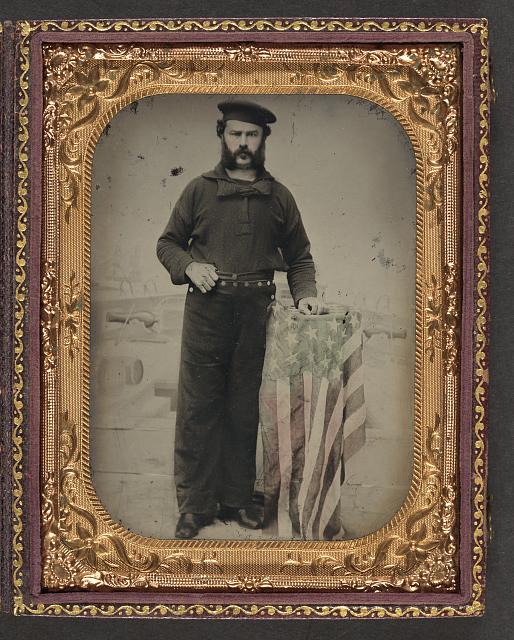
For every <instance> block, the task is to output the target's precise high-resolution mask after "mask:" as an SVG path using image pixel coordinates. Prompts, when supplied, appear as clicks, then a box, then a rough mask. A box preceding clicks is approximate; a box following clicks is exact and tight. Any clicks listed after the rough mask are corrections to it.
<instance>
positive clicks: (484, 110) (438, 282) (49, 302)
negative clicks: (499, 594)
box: [13, 19, 489, 617]
mask: <svg viewBox="0 0 514 640" xmlns="http://www.w3.org/2000/svg"><path fill="white" fill-rule="evenodd" d="M19 26H20V29H21V31H22V36H23V37H22V40H21V43H20V54H21V74H20V93H19V137H18V139H19V147H18V161H19V173H18V176H19V182H18V213H19V218H18V253H17V258H16V264H17V274H16V275H17V292H16V303H17V309H16V327H15V339H16V342H17V347H16V352H15V354H16V355H15V376H16V381H15V428H14V431H13V449H14V465H13V483H14V492H13V495H14V500H13V514H14V528H13V531H14V539H13V558H14V562H13V583H14V587H15V591H16V596H15V612H16V613H44V614H47V613H67V614H71V615H88V614H93V615H95V614H98V615H136V616H139V615H170V616H177V615H179V616H180V615H208V616H211V615H216V616H225V615H245V616H247V615H252V616H257V615H275V614H276V615H280V616H297V615H313V616H341V617H411V616H423V617H426V616H429V617H434V616H445V615H449V616H451V615H474V614H479V613H481V611H482V609H483V603H482V590H483V554H484V542H485V541H484V485H485V443H484V437H483V431H484V428H485V425H484V417H485V391H486V384H487V369H486V366H485V365H486V360H485V346H486V340H487V338H486V331H487V326H486V323H487V299H486V287H487V279H486V278H487V265H488V252H487V244H486V235H487V225H488V193H487V180H488V160H487V145H488V98H489V83H488V64H487V25H486V23H485V22H478V23H473V24H470V23H463V24H462V25H460V24H459V23H458V22H455V23H452V24H447V23H444V22H433V23H431V22H429V21H427V22H414V21H413V22H395V21H383V22H381V23H380V22H376V21H341V20H328V19H327V20H319V21H302V20H291V21H287V20H283V21H281V20H277V21H266V20H248V21H245V20H220V21H204V22H202V23H200V22H198V21H167V22H164V21H163V22H161V21H148V22H141V21H118V22H112V23H107V22H97V23H88V22H78V23H67V22H62V23H57V22H42V23H20V25H19ZM46 30H55V31H63V32H65V31H73V30H79V31H99V32H101V31H106V30H113V31H118V32H121V31H124V30H135V31H137V30H144V31H146V30H150V31H159V30H164V31H173V30H176V31H186V32H187V31H190V30H191V31H195V30H198V31H202V30H204V31H219V30H221V31H241V32H244V31H249V30H250V31H253V30H256V31H278V32H281V31H288V30H294V31H302V30H303V31H305V30H306V31H309V30H312V31H317V32H319V31H325V30H328V31H339V30H340V31H361V30H362V31H373V30H377V31H395V30H401V31H418V32H423V31H430V30H437V31H440V32H459V31H461V30H462V31H467V30H470V31H472V32H475V33H478V34H479V36H480V42H481V46H482V48H483V49H482V51H481V66H480V74H481V87H480V89H481V104H480V118H481V121H480V130H481V139H480V152H481V154H482V155H481V158H480V176H479V182H480V188H479V199H480V202H479V206H480V209H479V212H478V217H479V226H478V229H479V234H480V237H479V238H478V239H477V246H478V252H477V261H478V265H477V272H478V284H477V288H476V291H475V295H476V299H477V302H476V304H477V308H476V310H475V313H476V316H475V335H476V337H475V340H476V343H475V363H476V375H477V379H476V385H475V389H474V393H475V416H474V446H475V456H474V470H475V478H474V482H475V494H474V496H473V500H474V531H473V536H474V541H475V545H474V546H475V553H474V556H473V598H472V600H471V602H470V603H468V604H467V605H466V606H424V607H423V606H420V607H417V606H399V607H394V606H393V607H391V606H389V607H388V606H380V605H377V606H367V607H365V606H345V605H331V606H317V607H316V606H310V605H298V606H290V605H289V606H280V605H259V606H258V605H252V606H249V607H246V606H245V605H240V604H228V605H225V606H222V605H218V606H208V605H205V604H198V605H178V606H174V605H155V606H153V605H152V606H148V605H121V606H119V607H117V606H116V605H95V604H87V605H78V604H73V605H71V604H70V605H66V604H45V603H39V604H30V603H27V601H26V600H25V597H24V596H23V594H22V586H23V578H22V567H23V557H22V553H21V550H22V529H23V524H22V513H23V509H22V499H23V485H22V482H21V473H22V468H23V453H22V444H23V422H24V417H23V416H24V414H23V409H24V405H23V384H24V380H23V378H24V369H23V361H24V355H23V335H24V316H25V306H26V300H27V289H26V270H25V258H26V249H27V236H26V231H27V212H28V202H27V178H28V177H29V176H28V163H27V161H28V157H27V148H28V126H27V125H28V104H29V95H28V88H29V87H28V82H27V80H28V71H29V65H30V63H29V41H30V37H31V34H32V33H34V32H37V31H46ZM233 50H234V51H235V52H236V53H235V54H234V53H233V54H227V55H236V56H237V55H239V56H241V55H242V56H248V55H250V56H253V55H254V54H255V52H254V51H252V50H251V47H247V46H244V47H240V48H239V49H238V48H237V47H235V48H233ZM418 95H419V92H418ZM429 95H430V94H428V96H429ZM134 97H135V96H132V98H131V99H134ZM362 97H366V96H362ZM425 97H427V96H425ZM129 101H130V100H129ZM418 106H419V105H418ZM419 115H420V114H419V113H418V116H419ZM429 120H430V119H429V118H428V120H427V121H426V122H428V124H430V122H429ZM76 124H77V123H76V122H75V126H76ZM432 124H433V123H432ZM456 125H457V123H456V121H455V119H454V118H453V115H452V117H451V118H449V119H448V120H447V127H448V128H449V129H451V128H452V127H454V126H456ZM72 126H73V125H72ZM455 131H456V130H454V133H455ZM452 144H453V143H452ZM455 144H456V145H457V144H458V143H457V141H455ZM451 152H452V153H454V152H455V148H453V149H452V151H451ZM446 204H447V203H446ZM440 206H441V209H440V212H444V211H446V212H447V213H448V211H449V209H448V207H447V206H443V203H442V202H441V205H440ZM445 215H446V214H445ZM449 215H450V218H451V217H452V216H453V218H454V217H455V210H453V212H452V211H451V207H450V212H449ZM54 224H55V221H53V223H51V224H50V226H48V227H47V229H48V236H47V238H46V242H45V245H44V246H45V248H46V250H48V247H52V242H55V238H56V235H55V226H53V225H54ZM453 224H455V220H454V223H453ZM45 230H46V229H45ZM449 237H450V239H451V241H450V242H447V243H446V250H447V253H446V255H445V256H444V258H445V260H444V264H445V265H446V266H445V267H444V269H445V270H444V272H443V271H442V270H439V271H438V272H437V271H436V270H435V269H434V271H436V273H437V275H435V276H434V279H431V281H430V282H429V283H425V284H426V285H427V286H426V287H425V288H424V290H425V296H424V300H423V303H422V305H421V306H422V307H423V310H424V315H425V320H426V322H425V326H424V329H423V331H424V335H425V346H426V345H427V344H430V340H429V338H430V336H432V338H433V341H434V340H435V341H437V340H438V341H439V344H437V345H436V350H435V351H434V356H433V357H437V355H436V353H437V352H441V353H444V354H445V359H444V363H443V362H442V361H441V367H442V365H443V364H444V365H445V366H446V374H447V381H450V380H451V375H452V373H453V374H454V373H455V369H453V367H454V365H456V362H457V353H458V349H457V347H458V342H457V334H456V332H455V331H454V330H455V329H456V328H457V326H456V319H458V304H459V300H458V296H457V290H458V268H457V266H458V247H457V246H454V244H453V239H454V238H455V237H456V235H455V231H453V232H451V233H450V236H449ZM55 248H56V247H54V250H55ZM72 273H73V271H72V272H71V273H68V275H69V279H68V282H67V284H66V285H65V288H64V290H63V291H64V293H65V295H66V296H67V297H68V300H64V301H63V300H58V299H57V297H56V291H55V282H56V278H58V277H59V275H58V271H56V265H55V263H54V262H53V261H52V260H51V259H50V260H47V261H46V272H45V276H44V279H43V283H42V284H43V309H42V325H43V326H42V332H43V340H42V344H43V351H44V354H45V355H44V357H45V361H46V365H49V364H50V368H52V366H53V365H52V364H51V363H52V358H53V357H54V355H55V353H54V352H53V348H52V335H54V334H55V333H56V331H57V327H58V325H59V323H62V322H63V321H64V323H65V324H66V326H67V330H68V333H69V335H68V337H69V340H67V343H66V348H71V349H73V344H74V340H75V336H76V334H77V332H76V331H75V332H74V329H73V327H74V326H75V328H76V326H77V325H76V318H77V315H76V313H77V312H78V308H77V300H78V298H77V296H76V283H75V282H74V276H73V277H72ZM59 293H60V294H61V295H62V293H61V291H59ZM63 302H64V303H65V304H62V303H63ZM442 307H444V312H445V313H444V314H441V308H442ZM418 308H419V305H418ZM63 309H65V313H64V314H63V313H62V311H63ZM430 319H432V320H431V321H430ZM417 325H418V323H417ZM45 331H46V332H47V333H46V335H47V338H45ZM427 340H428V342H427ZM441 340H442V341H443V342H441ZM452 354H453V355H452ZM452 363H453V364H452ZM47 382H48V381H47ZM453 397H456V395H454V396H453ZM450 413H451V411H450ZM54 417H55V416H54ZM60 424H61V425H62V424H64V427H65V428H64V432H66V431H67V429H68V427H69V424H70V421H69V419H65V420H62V416H61V421H60ZM439 424H440V421H439V419H438V418H437V417H436V416H435V415H434V424H433V425H432V429H431V430H427V431H426V433H425V435H430V438H429V445H428V447H427V449H426V451H428V453H429V454H431V455H438V451H440V447H439V445H436V444H435V442H436V441H437V438H439V437H440V433H437V429H438V428H439ZM66 425H68V427H67V426H66ZM68 431H69V429H68ZM72 439H73V438H72ZM430 442H431V443H432V444H430ZM61 444H62V443H61ZM63 446H64V448H65V449H66V446H68V454H70V440H68V442H67V444H66V442H65V443H64V445H63ZM71 449H72V447H71ZM453 450H455V449H453ZM62 455H64V456H66V452H64V453H62V452H61V456H62ZM433 462H435V460H433ZM454 464H455V461H454V460H453V462H451V463H450V465H448V464H447V465H445V468H446V480H447V481H448V482H447V483H446V484H444V485H441V495H442V496H443V501H442V502H441V511H440V517H441V521H444V522H445V523H446V524H445V525H444V527H446V528H445V529H443V531H446V532H447V538H448V537H449V538H452V539H451V540H450V539H447V542H448V541H449V542H450V543H451V544H454V539H453V531H454V529H453V520H454V517H455V513H454V509H453V506H452V504H453V501H454V497H455V496H454V494H453V492H454V490H455V487H454V485H453V484H452V482H451V480H452V475H453V474H454V472H455V467H454ZM452 465H453V466H452ZM436 466H437V465H436ZM47 480H49V483H48V484H47V489H48V492H50V493H48V492H47V495H45V496H44V506H45V507H46V513H47V514H48V513H49V511H51V510H52V508H55V504H56V503H55V502H52V496H51V491H52V486H53V484H52V483H54V484H55V479H52V477H51V476H47ZM47 498H48V499H47ZM445 505H446V506H445ZM445 509H446V511H445ZM44 513H45V511H44ZM445 518H446V520H445ZM418 521H419V519H418V520H416V519H414V521H413V522H412V523H411V525H410V526H411V531H410V533H411V534H413V535H412V536H411V540H408V539H406V540H405V544H407V547H406V548H405V550H404V551H405V552H404V554H403V555H404V556H405V557H406V556H407V553H408V552H414V554H416V551H415V549H413V547H414V548H415V547H416V543H419V545H421V544H422V543H423V536H421V537H420V536H419V534H417V533H416V531H417V530H416V523H417V522H418ZM46 533H49V534H50V537H52V535H53V533H54V531H52V530H51V527H50V528H48V527H47V529H46ZM414 534H415V535H414ZM416 535H417V536H418V538H416ZM78 537H79V538H80V535H79V536H78ZM407 538H408V537H407ZM413 543H414V545H413ZM243 544H245V543H243ZM303 544H311V545H313V546H315V545H316V544H318V543H303ZM419 545H418V548H419V549H421V547H420V546H419ZM88 548H89V549H90V548H91V544H89V547H88ZM426 550H427V551H430V549H426ZM386 551H387V550H384V553H386ZM377 555H378V554H377ZM400 555H402V554H400ZM420 555H421V553H420ZM318 558H323V556H319V555H318ZM211 559H212V558H204V560H207V561H208V560H211ZM214 560H216V559H215V558H214ZM288 560H291V562H290V564H289V566H295V567H297V566H301V565H303V564H306V563H305V562H304V561H303V560H302V558H301V557H300V554H299V555H298V558H288ZM314 560H315V558H314ZM194 561H195V560H193V562H194ZM180 562H182V560H181V559H179V563H180ZM196 562H198V559H197V560H196ZM213 564H214V565H215V564H216V563H215V562H214V563H213ZM311 564H312V561H311V563H310V564H309V566H311ZM315 565H316V562H314V565H312V566H315ZM317 566H318V568H320V567H322V568H323V569H327V567H328V570H330V567H331V566H332V568H333V564H331V560H328V562H327V560H326V559H323V560H321V561H319V562H317ZM88 579H90V580H93V579H94V576H92V577H91V576H90V575H89V576H88ZM103 584H104V585H105V584H106V582H105V580H104V581H103ZM68 586H69V585H68ZM89 586H95V585H94V583H93V582H92V581H91V582H90V583H89ZM112 586H113V587H117V588H120V587H123V586H129V585H126V584H125V585H124V584H118V585H112ZM132 586H133V585H132ZM228 586H230V587H232V588H234V589H235V590H236V591H239V592H245V591H246V592H248V591H250V592H254V591H256V590H263V589H264V590H265V589H267V588H268V587H269V586H270V585H269V584H267V583H266V580H265V579H264V581H263V579H261V578H259V577H258V576H243V577H240V578H239V579H237V578H236V579H235V581H233V584H231V585H228ZM271 586H273V585H271ZM348 586H349V587H350V588H351V587H352V585H348ZM393 586H396V587H398V585H388V586H387V588H391V587H393ZM411 586H414V589H413V590H416V589H417V588H419V585H418V587H416V585H415V584H414V585H411ZM432 586H434V585H432ZM359 587H360V588H361V589H363V590H369V591H375V590H380V589H381V585H379V584H377V585H375V584H374V583H373V582H371V583H369V584H367V585H362V584H355V585H353V588H356V589H357V590H359ZM55 595H56V598H57V599H58V594H55ZM127 595H128V594H127ZM306 595H307V594H306ZM214 597H215V595H214V594H213V596H212V599H214ZM234 598H237V596H234ZM331 599H333V598H331Z"/></svg>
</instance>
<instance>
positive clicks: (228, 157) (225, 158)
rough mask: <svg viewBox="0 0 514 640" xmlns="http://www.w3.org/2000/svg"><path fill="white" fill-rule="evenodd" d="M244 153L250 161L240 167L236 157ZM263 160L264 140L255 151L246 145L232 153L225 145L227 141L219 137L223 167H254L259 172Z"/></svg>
mask: <svg viewBox="0 0 514 640" xmlns="http://www.w3.org/2000/svg"><path fill="white" fill-rule="evenodd" d="M242 154H245V155H246V156H248V158H249V159H250V163H249V164H247V165H246V166H245V167H241V166H239V165H238V164H237V157H238V156H240V155H242ZM264 160H265V143H264V140H263V141H262V142H261V144H260V145H259V148H258V149H257V151H255V153H252V152H251V151H249V150H248V148H246V147H242V148H241V147H240V148H239V149H237V150H236V151H234V152H233V153H232V151H230V149H229V148H228V147H227V143H226V142H225V139H224V138H222V139H221V164H222V165H223V168H224V169H230V170H234V169H243V170H248V169H255V170H256V171H257V172H260V171H262V170H263V169H264Z"/></svg>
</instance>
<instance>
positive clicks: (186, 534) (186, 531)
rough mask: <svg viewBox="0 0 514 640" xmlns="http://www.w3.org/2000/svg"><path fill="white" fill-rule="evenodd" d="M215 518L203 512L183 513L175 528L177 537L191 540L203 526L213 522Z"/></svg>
mask: <svg viewBox="0 0 514 640" xmlns="http://www.w3.org/2000/svg"><path fill="white" fill-rule="evenodd" d="M212 520H213V518H212V517H211V516H206V515H204V514H202V513H181V514H180V518H179V520H178V522H177V528H176V529H175V538H178V539H179V540H190V539H191V538H194V537H195V536H196V535H197V534H198V532H199V531H200V529H201V528H202V527H206V526H207V525H208V524H211V522H212Z"/></svg>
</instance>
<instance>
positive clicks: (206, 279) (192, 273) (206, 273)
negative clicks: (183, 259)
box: [186, 262, 218, 293]
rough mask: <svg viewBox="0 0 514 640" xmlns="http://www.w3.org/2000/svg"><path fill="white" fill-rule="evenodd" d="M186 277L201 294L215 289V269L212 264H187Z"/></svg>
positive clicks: (216, 277) (216, 276) (216, 275)
mask: <svg viewBox="0 0 514 640" xmlns="http://www.w3.org/2000/svg"><path fill="white" fill-rule="evenodd" d="M186 276H187V277H188V278H189V279H190V280H191V282H192V283H193V284H194V285H195V286H197V287H198V289H200V291H201V292H202V293H207V291H210V290H211V289H212V288H213V287H215V286H216V280H217V279H218V274H217V273H216V267H215V266H214V265H213V264H203V263H202V262H191V264H188V265H187V267H186Z"/></svg>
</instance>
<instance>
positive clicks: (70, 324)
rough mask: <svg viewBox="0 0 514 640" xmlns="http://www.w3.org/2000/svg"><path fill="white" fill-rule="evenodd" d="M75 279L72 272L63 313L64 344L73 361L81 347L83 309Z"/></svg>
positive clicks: (65, 292) (65, 291)
mask: <svg viewBox="0 0 514 640" xmlns="http://www.w3.org/2000/svg"><path fill="white" fill-rule="evenodd" d="M75 278H76V274H75V272H74V271H72V272H71V276H70V281H69V283H67V284H65V285H64V301H63V304H62V311H61V323H62V327H63V343H64V345H65V346H66V347H67V348H68V353H69V356H70V358H72V359H73V357H74V355H75V351H76V350H77V349H78V347H79V326H80V314H81V309H82V294H81V290H80V285H79V283H78V282H77V281H76V279H75Z"/></svg>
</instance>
